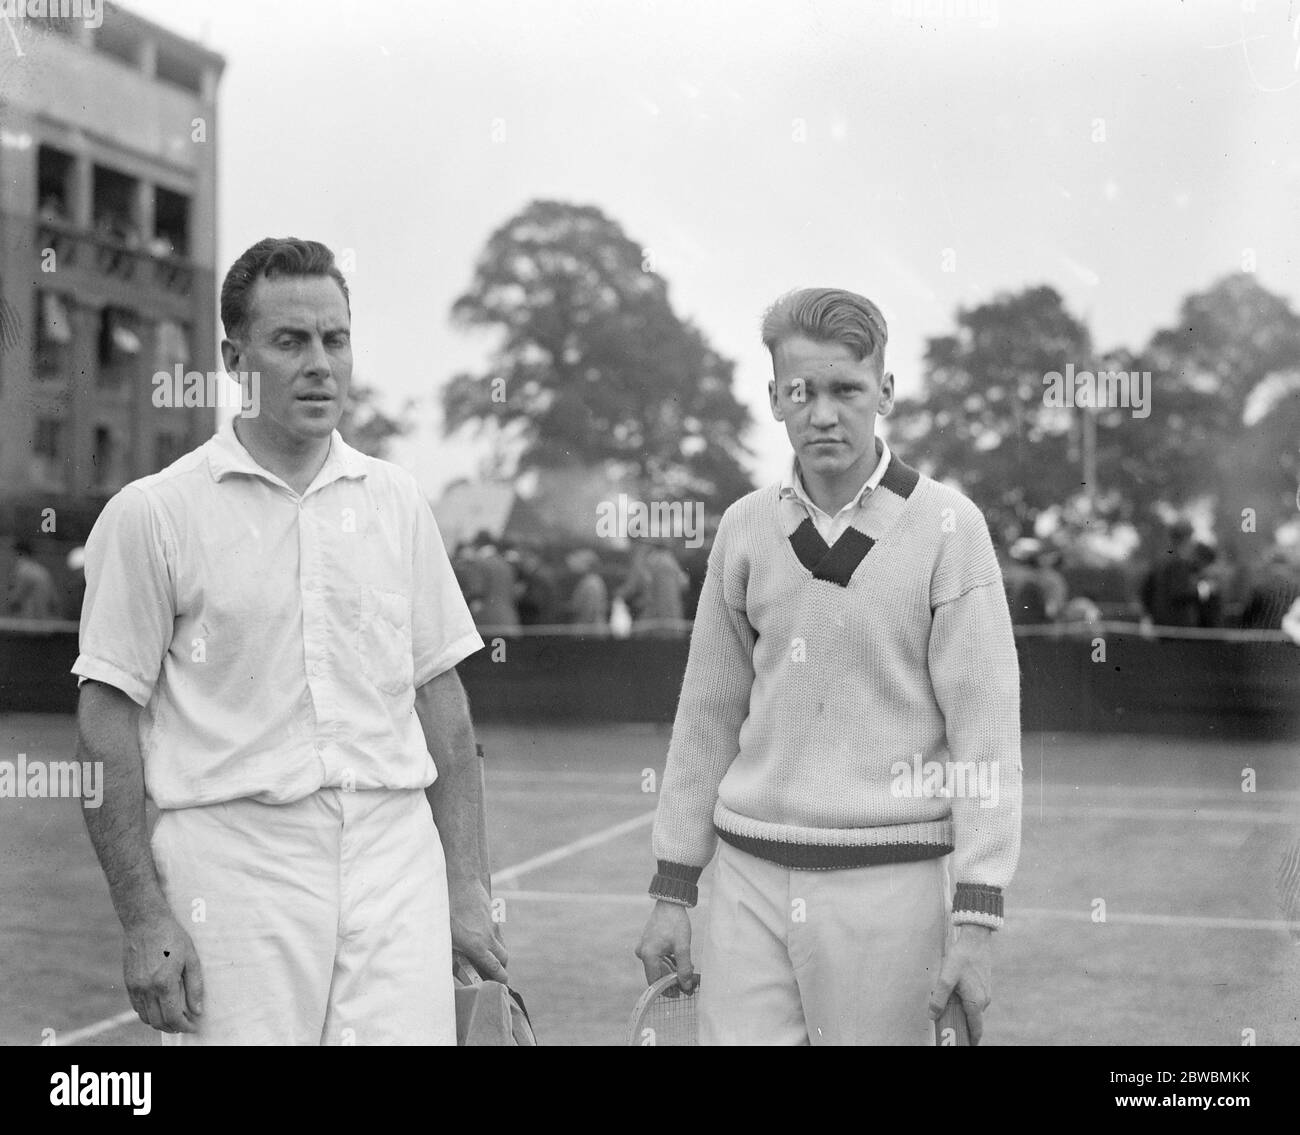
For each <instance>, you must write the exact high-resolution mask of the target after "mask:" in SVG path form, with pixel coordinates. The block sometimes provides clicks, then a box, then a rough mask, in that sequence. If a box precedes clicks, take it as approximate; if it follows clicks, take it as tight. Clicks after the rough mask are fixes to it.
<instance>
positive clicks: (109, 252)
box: [37, 221, 194, 296]
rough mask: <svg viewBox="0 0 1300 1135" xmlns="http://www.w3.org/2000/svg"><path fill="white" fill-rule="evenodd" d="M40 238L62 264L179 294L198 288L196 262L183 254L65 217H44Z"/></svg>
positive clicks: (42, 243)
mask: <svg viewBox="0 0 1300 1135" xmlns="http://www.w3.org/2000/svg"><path fill="white" fill-rule="evenodd" d="M37 239H38V241H39V243H40V247H42V248H52V249H53V250H54V255H55V256H56V257H57V259H58V264H59V266H60V267H70V268H78V269H80V270H81V271H83V272H92V273H94V274H95V275H98V276H104V277H106V278H108V279H112V280H118V281H121V282H122V283H125V284H135V285H137V286H140V287H146V288H153V289H156V290H158V291H164V292H170V293H172V294H173V295H178V296H188V295H190V294H191V292H192V291H193V289H194V265H193V264H192V263H191V262H190V261H189V260H187V259H185V258H184V257H182V256H169V255H155V254H154V253H152V252H150V251H149V249H148V248H145V247H143V246H140V245H132V244H130V243H128V242H126V241H123V240H118V239H117V238H115V237H110V236H105V235H103V234H100V233H93V232H88V231H87V230H85V229H80V228H77V227H76V226H75V225H69V224H66V223H64V222H62V221H40V222H39V223H38V224H37Z"/></svg>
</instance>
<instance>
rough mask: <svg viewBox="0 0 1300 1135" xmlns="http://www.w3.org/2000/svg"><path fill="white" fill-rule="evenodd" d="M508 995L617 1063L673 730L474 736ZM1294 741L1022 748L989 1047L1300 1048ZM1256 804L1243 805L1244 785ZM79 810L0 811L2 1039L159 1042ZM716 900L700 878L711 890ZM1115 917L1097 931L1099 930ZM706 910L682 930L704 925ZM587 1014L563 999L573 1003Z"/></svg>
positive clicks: (57, 747) (1030, 740)
mask: <svg viewBox="0 0 1300 1135" xmlns="http://www.w3.org/2000/svg"><path fill="white" fill-rule="evenodd" d="M73 739H74V723H73V720H72V718H71V717H54V716H37V715H13V716H4V717H0V759H7V760H12V759H14V757H15V756H16V754H18V753H21V752H25V753H26V754H27V756H28V758H29V759H31V760H35V759H38V758H39V759H44V760H67V759H71V755H72V749H73ZM479 739H480V741H481V742H482V743H483V746H484V749H485V751H486V753H487V756H488V764H487V778H488V809H489V826H490V831H491V841H492V857H493V865H494V867H495V868H496V870H497V874H498V878H497V883H496V894H497V895H498V896H500V897H503V898H504V899H505V915H506V922H505V935H506V942H507V945H508V946H509V948H510V951H511V966H510V969H511V976H512V980H513V982H514V984H515V985H516V987H517V988H518V989H520V991H521V992H522V993H523V995H524V997H525V999H526V1000H527V1002H528V1006H529V1009H530V1010H531V1012H532V1015H533V1021H534V1024H535V1025H536V1028H537V1034H538V1038H539V1041H540V1042H541V1043H542V1044H550V1045H559V1044H621V1043H623V1041H624V1031H625V1026H626V1021H627V1016H628V1013H629V1011H630V1009H631V1006H632V1004H633V1002H634V1000H635V998H636V996H637V994H638V993H639V992H640V990H641V988H642V986H643V978H642V976H641V967H640V963H639V962H638V961H637V960H636V958H635V957H633V954H632V949H633V946H634V945H635V944H636V941H637V938H638V937H639V935H640V930H641V926H642V924H643V923H644V921H645V917H646V914H647V913H648V910H649V907H650V901H649V899H648V898H646V897H645V893H644V892H645V887H646V884H647V883H648V881H649V877H650V874H651V872H652V869H653V862H652V859H651V855H650V846H649V836H650V825H649V818H650V813H651V811H652V810H653V807H654V802H655V797H654V795H653V794H652V793H648V792H645V791H643V783H644V777H643V770H645V769H653V770H654V771H655V776H656V779H657V777H658V776H659V774H660V773H661V772H662V768H663V760H664V755H665V751H666V748H667V744H668V729H667V728H666V727H659V726H648V725H610V726H603V727H592V726H571V727H556V726H550V725H548V726H544V727H542V726H539V727H537V728H532V729H530V728H517V727H510V728H506V727H492V726H480V728H479ZM1298 756H1300V752H1298V751H1297V747H1296V746H1295V745H1294V744H1285V743H1246V742H1221V741H1215V740H1212V739H1207V740H1204V741H1200V740H1196V741H1192V740H1186V739H1162V738H1151V737H1141V738H1138V737H1086V736H1073V735H1031V736H1028V737H1026V739H1025V745H1024V764H1025V811H1024V848H1023V852H1022V855H1021V861H1020V869H1019V871H1018V873H1017V876H1016V879H1015V881H1014V882H1013V884H1012V886H1011V889H1010V891H1009V892H1008V895H1007V910H1008V924H1007V927H1006V929H1005V930H1003V931H1002V932H1001V933H1000V934H999V935H998V938H997V940H996V955H995V958H996V961H995V969H994V998H995V1003H994V1006H993V1008H992V1010H991V1013H990V1017H989V1019H988V1028H987V1032H986V1038H985V1043H987V1044H994V1045H1016V1044H1103V1045H1144V1044H1175V1045H1176V1044H1207V1045H1239V1044H1241V1043H1242V1040H1243V1030H1253V1032H1254V1037H1255V1040H1256V1042H1257V1043H1258V1044H1261V1045H1277V1044H1290V1045H1294V1044H1300V945H1296V944H1293V942H1292V939H1291V937H1290V935H1289V934H1288V932H1287V930H1286V928H1285V925H1284V924H1283V921H1282V918H1283V916H1282V914H1281V912H1280V911H1279V909H1278V906H1277V902H1276V899H1275V894H1274V890H1273V887H1274V883H1273V870H1274V866H1275V863H1276V859H1277V849H1278V848H1279V847H1280V845H1281V844H1282V843H1283V842H1284V841H1285V840H1286V839H1288V838H1294V836H1295V834H1296V832H1297V830H1300V760H1298V759H1297V757H1298ZM1246 768H1250V769H1253V770H1254V776H1255V783H1256V785H1257V789H1258V790H1257V791H1256V792H1254V793H1245V792H1243V791H1242V778H1243V769H1246ZM78 811H79V805H78V804H77V803H75V802H72V801H67V800H35V801H33V800H14V799H0V1044H6V1045H23V1044H39V1043H40V1042H41V1039H42V1030H44V1029H54V1030H55V1032H56V1035H57V1037H58V1040H59V1042H60V1043H82V1044H91V1045H124V1044H130V1045H134V1044H156V1043H158V1041H157V1035H156V1034H154V1033H153V1032H152V1031H151V1030H150V1029H148V1028H147V1027H145V1026H144V1025H141V1024H140V1023H139V1022H137V1021H134V1020H130V1021H126V1022H125V1023H119V1022H115V1020H114V1019H115V1018H118V1017H119V1016H121V1015H122V1014H123V1013H129V1012H130V1007H129V1005H128V1004H127V1002H126V998H125V995H124V994H123V992H122V988H121V980H122V974H121V933H120V929H119V927H118V924H117V919H116V917H115V915H114V914H113V910H112V907H111V905H110V903H109V899H108V890H107V886H106V884H105V883H104V880H103V877H102V875H101V874H100V871H99V867H98V864H97V863H96V861H95V858H94V853H93V851H92V850H91V847H90V842H89V840H88V839H87V837H86V834H85V829H84V826H83V824H82V822H81V817H80V816H79V815H78ZM703 893H704V899H703V902H704V903H707V901H708V873H707V872H706V874H705V878H704V887H703ZM1097 900H1102V901H1104V903H1105V916H1106V921H1105V922H1104V923H1102V922H1097V921H1094V917H1095V916H1094V911H1095V909H1096V907H1095V903H1096V901H1097ZM699 917H700V916H699V914H698V912H697V913H696V914H695V915H694V916H693V919H694V921H696V923H697V924H698V920H699ZM574 994H576V996H570V995H574Z"/></svg>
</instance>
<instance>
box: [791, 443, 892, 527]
mask: <svg viewBox="0 0 1300 1135" xmlns="http://www.w3.org/2000/svg"><path fill="white" fill-rule="evenodd" d="M876 442H877V444H878V445H879V446H880V448H879V450H878V451H877V452H878V453H879V454H880V456H879V458H878V459H877V461H876V467H875V469H873V470H872V471H871V476H870V477H868V478H867V479H866V480H865V481H863V482H862V488H860V489H859V490H858V491H857V492H856V493H855V494H854V495H853V499H852V500H851V501H849V503H848V504H846V505H845V506H844V508H842V509H840V512H843V511H845V509H850V508H857V507H858V505H860V504H861V503H862V498H863V497H864V496H866V495H867V493H869V492H875V491H876V489H877V487H878V486H879V485H880V482H881V480H882V479H883V478H884V476H885V471H886V470H887V469H888V468H889V460H890V457H891V454H890V452H889V443H888V442H887V441H885V439H884V438H883V437H880V438H876ZM781 497H782V499H785V500H789V499H790V498H792V497H793V498H796V499H798V500H799V501H802V502H803V504H805V505H807V506H808V507H809V508H815V509H817V511H818V512H820V513H821V514H822V515H823V516H825V515H826V513H824V512H822V510H821V509H820V508H818V506H817V505H816V504H814V503H813V499H812V497H810V496H809V495H808V492H807V490H806V489H805V488H804V486H803V476H802V474H801V473H800V472H799V457H798V455H797V454H796V455H795V456H794V457H793V458H792V459H791V461H790V467H789V468H788V469H787V470H786V472H785V475H784V476H783V477H782V478H781Z"/></svg>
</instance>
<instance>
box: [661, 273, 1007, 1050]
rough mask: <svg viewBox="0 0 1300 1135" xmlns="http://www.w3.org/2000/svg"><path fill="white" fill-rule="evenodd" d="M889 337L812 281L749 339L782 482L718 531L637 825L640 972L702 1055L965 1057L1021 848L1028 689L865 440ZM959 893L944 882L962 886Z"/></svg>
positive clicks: (897, 476)
mask: <svg viewBox="0 0 1300 1135" xmlns="http://www.w3.org/2000/svg"><path fill="white" fill-rule="evenodd" d="M886 337H887V331H886V327H885V321H884V318H883V316H882V315H881V313H880V311H879V310H878V309H877V308H876V306H875V305H874V304H872V303H871V302H870V301H869V300H867V299H865V298H863V297H862V296H858V295H854V294H853V293H851V292H844V291H836V290H830V289H806V290H803V291H798V292H793V293H791V294H790V295H787V296H785V297H783V298H782V299H781V300H778V301H777V303H776V304H775V305H774V306H773V307H772V308H771V309H770V310H769V311H768V313H767V315H766V317H765V318H764V322H763V341H764V343H765V345H766V346H767V348H768V350H769V351H770V352H771V355H772V364H773V375H774V377H773V380H772V381H771V382H770V383H769V396H770V399H771V405H772V412H773V414H774V415H775V417H776V419H777V420H778V421H781V422H783V423H784V424H785V427H786V431H787V433H788V435H789V438H790V444H791V446H792V447H793V449H794V458H793V461H792V464H791V468H790V471H789V473H788V474H787V476H786V477H785V478H784V479H783V481H782V483H781V484H779V485H772V486H770V487H768V488H765V489H760V490H758V491H757V492H753V493H750V494H749V495H748V496H746V497H743V498H742V499H741V500H739V501H737V502H736V503H735V504H733V505H732V506H731V507H730V508H729V509H728V510H727V511H726V513H725V514H724V515H723V517H722V521H721V524H720V526H719V528H718V533H717V538H716V540H715V542H714V545H713V549H712V552H711V554H710V557H709V567H708V575H707V578H706V580H705V583H704V589H703V592H702V593H701V596H700V603H699V609H698V611H697V614H696V618H695V627H694V631H693V633H692V637H691V648H690V656H689V660H688V662H687V666H686V677H685V681H684V683H683V686H682V693H681V699H680V701H679V704H678V709H677V719H676V723H675V725H674V727H673V735H672V741H671V744H670V747H669V752H668V765H667V769H666V771H665V774H664V780H663V785H662V791H661V794H660V800H659V809H658V815H657V817H656V820H655V827H654V854H655V858H656V860H657V861H658V873H657V874H656V875H655V877H654V880H653V881H652V883H651V887H650V893H651V895H652V896H653V897H654V898H655V899H656V900H657V902H656V903H655V907H654V910H653V912H652V914H651V917H650V920H649V922H648V923H647V925H646V929H645V932H644V934H643V936H642V939H641V943H640V945H639V946H638V948H637V954H638V956H639V957H640V958H641V960H642V962H643V963H644V965H645V971H646V978H647V980H649V981H654V980H655V979H657V978H658V977H660V976H661V975H663V974H666V973H669V972H672V971H673V970H676V972H677V973H678V975H679V977H680V978H681V980H682V981H683V983H684V984H685V985H687V986H688V987H689V986H691V985H692V984H693V983H694V980H695V978H694V968H693V965H692V962H691V925H690V920H689V917H688V915H687V913H686V910H687V908H688V907H691V906H694V905H695V902H696V899H697V882H698V879H699V876H700V873H701V871H702V870H703V869H704V867H705V866H706V865H707V864H708V863H709V861H710V860H711V859H712V858H713V857H714V853H715V851H716V852H717V864H716V866H715V872H714V878H713V888H712V897H711V901H710V903H709V918H708V920H707V922H708V925H707V933H706V946H705V950H704V953H703V965H702V971H703V972H704V973H705V974H706V978H705V980H704V981H703V982H702V983H701V986H700V999H701V1000H700V1013H701V1042H702V1043H704V1044H810V1043H811V1044H933V1043H934V1039H935V1036H934V1024H933V1022H934V1020H936V1019H937V1018H938V1016H939V1015H940V1013H941V1012H942V1010H943V1008H944V1006H945V1005H946V1003H947V1001H948V998H949V996H950V994H951V993H952V992H953V991H954V990H955V991H956V993H957V994H958V996H960V998H961V1001H962V1003H963V1005H964V1006H965V1009H966V1013H967V1017H968V1021H969V1024H970V1029H971V1034H972V1040H973V1041H974V1042H975V1043H978V1042H979V1038H980V1035H981V1033H982V1031H983V1012H984V1010H985V1008H986V1007H987V1006H988V1004H989V1001H990V969H991V955H992V944H991V938H992V933H993V931H994V930H995V929H996V928H997V927H999V926H1000V925H1001V924H1002V917H1003V902H1002V895H1003V890H1004V888H1005V887H1006V886H1007V884H1008V883H1009V882H1010V880H1011V876H1012V873H1013V872H1014V870H1015V866H1016V860H1017V857H1018V855H1019V847H1020V796H1021V793H1020V775H1021V762H1020V718H1019V711H1020V685H1019V669H1018V665H1017V660H1016V649H1015V642H1014V639H1013V636H1012V631H1011V621H1010V617H1009V614H1008V611H1007V603H1006V597H1005V593H1004V591H1003V587H1002V580H1001V576H1000V573H999V570H998V564H997V559H996V557H995V555H994V551H993V546H992V542H991V540H990V538H989V533H988V528H987V526H986V524H985V522H984V518H983V516H982V515H981V514H980V512H979V510H978V509H977V508H976V507H975V505H974V504H972V503H971V502H970V501H969V500H968V499H967V498H966V497H964V496H962V495H961V493H959V492H957V491H956V490H954V489H951V488H949V487H947V486H945V485H941V484H939V483H938V482H936V481H934V480H931V479H930V478H929V477H925V476H923V475H921V474H920V473H918V472H917V471H916V470H914V469H912V468H910V467H909V466H907V465H905V464H904V463H903V462H902V461H901V460H899V458H898V457H896V456H894V455H893V454H891V453H890V451H889V448H888V447H887V446H886V445H885V443H884V442H883V440H880V439H877V438H876V436H875V425H876V416H877V414H885V413H887V412H888V411H889V408H890V406H891V404H892V401H893V394H894V385H893V376H892V375H891V374H889V373H887V372H886V371H885V369H884V348H885V342H886ZM953 884H955V887H954V885H953Z"/></svg>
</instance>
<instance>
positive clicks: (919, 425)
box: [890, 287, 1090, 533]
mask: <svg viewBox="0 0 1300 1135" xmlns="http://www.w3.org/2000/svg"><path fill="white" fill-rule="evenodd" d="M956 318H957V329H956V330H955V331H954V332H953V333H952V334H949V335H942V336H939V337H937V338H934V339H931V340H930V341H929V343H928V345H927V348H926V353H925V361H924V372H923V376H922V378H923V388H922V393H921V396H920V397H919V398H904V399H899V401H898V402H897V403H896V404H895V407H894V410H893V413H892V416H891V418H890V422H891V427H890V430H891V433H890V438H891V444H894V445H896V447H897V448H898V449H899V451H900V453H901V455H902V456H903V457H904V459H906V460H908V461H911V462H912V463H914V464H916V465H918V466H919V467H920V468H922V469H924V470H925V471H926V472H928V473H930V474H931V475H932V476H935V477H938V478H940V479H943V480H950V481H953V482H954V483H956V484H958V485H960V486H961V488H962V489H963V491H965V492H966V493H967V494H969V495H970V496H971V498H972V499H973V500H975V501H976V503H978V504H979V505H980V507H981V508H983V509H984V511H985V513H986V515H987V516H988V519H989V523H990V525H991V526H992V527H993V528H994V529H995V530H996V531H1001V532H1004V533H1007V532H1010V533H1014V532H1019V531H1024V530H1026V529H1027V528H1028V527H1030V526H1031V525H1032V523H1033V520H1034V518H1035V517H1036V516H1037V515H1038V514H1039V513H1040V512H1042V511H1043V510H1044V509H1046V508H1048V507H1050V506H1052V505H1059V504H1062V503H1063V502H1064V501H1066V500H1067V499H1069V498H1071V497H1073V496H1074V495H1076V494H1078V493H1079V492H1080V491H1081V490H1082V489H1083V488H1084V486H1083V485H1082V476H1081V473H1080V464H1079V462H1078V461H1077V460H1074V461H1072V460H1071V458H1072V456H1076V455H1077V448H1078V440H1077V435H1075V436H1072V431H1073V430H1074V429H1075V428H1077V427H1076V426H1075V425H1074V424H1073V423H1072V422H1071V420H1070V418H1069V416H1068V414H1063V413H1062V412H1061V411H1059V410H1056V409H1053V408H1051V407H1049V406H1048V405H1047V404H1046V402H1045V399H1044V392H1045V387H1044V384H1043V376H1044V375H1046V374H1048V373H1050V372H1052V371H1057V372H1060V371H1063V369H1064V368H1065V366H1066V364H1067V363H1071V362H1073V363H1074V364H1075V365H1076V366H1077V367H1079V368H1080V369H1083V366H1084V365H1085V360H1086V359H1088V357H1089V353H1090V349H1089V338H1088V331H1087V328H1085V327H1084V325H1083V324H1082V323H1081V322H1080V321H1079V320H1077V319H1076V318H1075V317H1074V316H1072V315H1071V314H1070V313H1069V312H1067V311H1066V310H1065V307H1064V304H1063V303H1062V300H1061V297H1060V295H1058V294H1057V293H1056V292H1055V291H1054V290H1053V289H1052V288H1050V287H1034V288H1028V289H1026V290H1024V291H1022V292H1018V293H1015V294H1007V295H1000V296H997V297H996V298H994V299H993V300H991V301H990V302H988V303H984V304H980V305H979V306H977V307H974V308H970V309H963V310H959V311H958V312H957V317H956Z"/></svg>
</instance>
